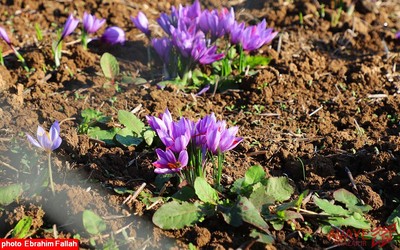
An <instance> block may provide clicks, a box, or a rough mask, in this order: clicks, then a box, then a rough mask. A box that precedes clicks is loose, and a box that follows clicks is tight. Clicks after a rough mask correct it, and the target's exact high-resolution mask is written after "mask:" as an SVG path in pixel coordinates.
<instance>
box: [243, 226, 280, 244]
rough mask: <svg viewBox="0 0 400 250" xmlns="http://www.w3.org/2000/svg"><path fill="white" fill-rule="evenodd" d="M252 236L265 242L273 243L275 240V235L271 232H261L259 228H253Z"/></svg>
mask: <svg viewBox="0 0 400 250" xmlns="http://www.w3.org/2000/svg"><path fill="white" fill-rule="evenodd" d="M249 236H250V237H252V238H255V239H257V241H258V242H261V243H264V244H273V243H274V242H275V240H274V237H272V236H271V235H269V234H265V233H260V232H258V231H257V230H254V229H253V230H251V232H250V235H249Z"/></svg>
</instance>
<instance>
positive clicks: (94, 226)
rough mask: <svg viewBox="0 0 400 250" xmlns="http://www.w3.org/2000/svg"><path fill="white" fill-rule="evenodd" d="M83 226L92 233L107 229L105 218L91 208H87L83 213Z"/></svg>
mask: <svg viewBox="0 0 400 250" xmlns="http://www.w3.org/2000/svg"><path fill="white" fill-rule="evenodd" d="M82 220H83V226H84V227H85V229H86V231H87V232H88V233H90V234H100V233H102V232H104V231H105V230H106V229H107V225H106V223H105V222H104V220H103V219H102V218H101V217H100V216H98V215H97V214H95V213H94V212H93V211H91V210H85V211H83V214H82Z"/></svg>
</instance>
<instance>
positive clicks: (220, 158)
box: [215, 152, 224, 190]
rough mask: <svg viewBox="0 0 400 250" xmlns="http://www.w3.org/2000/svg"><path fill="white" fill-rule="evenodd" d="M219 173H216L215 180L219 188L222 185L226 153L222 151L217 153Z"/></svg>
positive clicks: (216, 186)
mask: <svg viewBox="0 0 400 250" xmlns="http://www.w3.org/2000/svg"><path fill="white" fill-rule="evenodd" d="M217 161H218V163H217V164H218V165H217V175H216V180H215V188H216V189H217V190H219V188H220V185H221V176H222V164H223V163H224V154H223V153H221V152H218V155H217Z"/></svg>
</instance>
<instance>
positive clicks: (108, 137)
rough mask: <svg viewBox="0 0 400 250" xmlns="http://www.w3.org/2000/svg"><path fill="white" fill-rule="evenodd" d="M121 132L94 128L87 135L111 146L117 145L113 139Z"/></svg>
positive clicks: (113, 129) (112, 129)
mask: <svg viewBox="0 0 400 250" xmlns="http://www.w3.org/2000/svg"><path fill="white" fill-rule="evenodd" d="M119 130H120V129H119V128H111V129H109V130H104V129H101V128H100V127H92V128H89V129H88V132H87V134H88V136H90V137H91V138H93V139H97V140H100V141H103V142H105V143H106V144H108V145H110V146H111V145H115V143H114V140H113V139H114V136H115V135H116V134H117V132H118V131H119Z"/></svg>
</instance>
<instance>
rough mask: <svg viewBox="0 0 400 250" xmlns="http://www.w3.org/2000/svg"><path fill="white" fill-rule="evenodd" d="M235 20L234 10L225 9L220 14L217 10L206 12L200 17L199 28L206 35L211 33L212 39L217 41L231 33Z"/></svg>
mask: <svg viewBox="0 0 400 250" xmlns="http://www.w3.org/2000/svg"><path fill="white" fill-rule="evenodd" d="M234 20H235V13H234V11H233V8H231V10H230V11H228V9H226V8H224V9H222V10H221V12H219V13H218V11H217V10H213V11H208V10H205V11H203V13H202V14H201V16H200V20H199V27H200V29H201V30H202V31H203V32H204V33H208V32H210V34H211V37H212V38H213V39H217V38H220V37H223V36H224V35H225V34H226V33H228V32H229V30H230V28H231V26H232V24H233V22H234Z"/></svg>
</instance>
